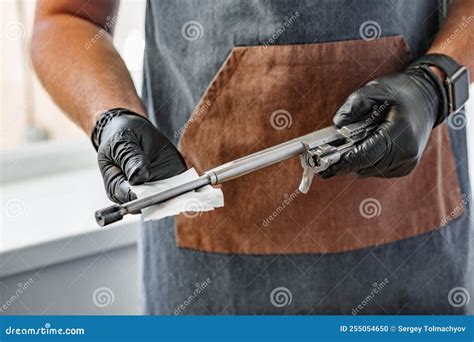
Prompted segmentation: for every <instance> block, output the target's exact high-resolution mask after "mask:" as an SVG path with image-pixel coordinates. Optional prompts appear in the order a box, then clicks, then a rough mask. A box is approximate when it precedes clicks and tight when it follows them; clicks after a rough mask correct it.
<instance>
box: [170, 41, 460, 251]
mask: <svg viewBox="0 0 474 342" xmlns="http://www.w3.org/2000/svg"><path fill="white" fill-rule="evenodd" d="M410 60H411V54H410V51H409V48H408V47H407V44H406V43H405V41H404V39H403V38H402V37H401V36H392V37H385V38H380V39H375V40H371V41H366V40H350V41H339V42H332V43H319V44H295V45H275V46H266V45H263V46H250V47H235V48H233V49H232V52H231V54H230V55H229V57H228V58H227V60H226V61H225V63H224V65H223V66H222V67H221V69H220V71H219V72H218V73H217V75H216V76H215V78H214V80H213V81H212V82H211V84H210V86H209V87H208V89H207V90H206V92H205V93H204V95H203V96H202V98H201V101H200V103H199V105H198V106H197V107H196V110H195V111H194V113H193V114H192V115H191V118H190V119H189V121H188V123H187V124H186V128H185V130H184V132H183V134H182V135H181V139H180V142H179V148H180V151H181V152H182V154H183V156H184V157H185V160H186V162H187V163H188V166H190V167H191V166H193V167H195V168H196V169H197V170H198V172H199V173H202V172H204V171H206V170H208V169H210V168H212V167H215V166H217V165H220V164H223V163H225V162H228V161H230V160H233V159H237V158H239V157H242V156H244V155H247V154H249V153H253V152H256V151H259V150H261V149H264V148H268V147H271V146H273V145H276V144H279V143H282V142H284V141H287V140H290V139H293V138H296V137H298V136H301V135H304V134H307V133H310V132H312V131H315V130H318V129H320V128H323V127H326V126H329V125H331V124H332V116H333V114H334V113H335V111H336V110H337V108H339V106H340V105H342V104H343V103H344V101H345V99H346V98H347V96H348V95H349V94H350V93H351V92H352V91H354V90H355V89H357V88H359V87H361V86H363V85H364V84H365V83H367V82H368V81H370V80H373V79H375V78H377V77H380V76H382V75H386V74H389V73H393V72H399V71H401V70H403V69H404V68H405V67H406V66H407V65H408V63H409V62H410ZM374 110H376V109H374ZM301 174H302V168H301V165H300V161H299V159H298V158H293V159H291V160H288V161H285V162H282V163H279V164H277V165H273V166H271V167H267V168H265V169H263V170H260V171H257V172H254V173H251V174H248V175H246V176H244V177H241V178H239V179H236V180H233V181H230V182H227V183H224V184H222V185H221V187H222V190H223V192H224V199H225V206H224V208H221V209H218V210H214V211H211V212H203V213H200V214H199V215H192V217H190V215H182V216H179V217H178V218H177V220H176V221H177V222H176V241H177V245H178V246H179V247H185V248H191V249H197V250H202V251H207V252H219V253H243V254H274V253H278V254H290V253H336V252H343V251H350V250H354V249H359V248H363V247H367V246H374V245H379V244H384V243H389V242H393V241H397V240H400V239H405V238H409V237H412V236H416V235H418V234H421V233H425V232H430V231H433V230H435V229H437V228H439V227H440V226H442V222H443V219H444V218H446V217H447V216H449V214H450V209H451V208H454V207H456V206H458V205H459V203H460V202H461V196H460V189H459V184H458V179H457V175H456V165H455V162H454V160H453V156H452V152H451V147H450V141H449V137H448V129H447V126H446V125H445V124H442V125H440V126H439V127H437V128H436V129H434V130H433V133H432V135H431V139H430V142H429V144H428V146H427V149H426V151H425V153H424V155H423V157H422V160H421V162H420V164H419V165H418V167H417V168H416V169H415V170H414V171H413V172H412V173H411V174H410V175H408V176H406V177H402V178H391V179H382V178H366V179H358V178H356V177H354V176H342V177H340V176H338V177H334V178H332V179H329V180H322V179H320V178H319V177H317V176H316V177H315V178H314V180H313V184H312V186H311V189H310V191H309V193H307V194H301V193H299V192H298V190H297V189H298V184H299V182H300V179H301ZM461 214H462V210H461V211H459V212H457V213H456V217H457V216H460V215H461Z"/></svg>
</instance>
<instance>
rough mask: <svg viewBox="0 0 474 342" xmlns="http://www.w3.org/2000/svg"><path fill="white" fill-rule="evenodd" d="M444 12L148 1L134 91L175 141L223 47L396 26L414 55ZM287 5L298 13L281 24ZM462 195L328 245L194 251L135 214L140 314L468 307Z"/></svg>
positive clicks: (416, 7) (385, 32) (372, 5)
mask: <svg viewBox="0 0 474 342" xmlns="http://www.w3.org/2000/svg"><path fill="white" fill-rule="evenodd" d="M444 10H445V5H444V3H443V2H439V1H435V0H431V1H430V0H420V1H416V2H414V1H404V0H398V1H388V0H383V1H380V0H377V1H376V0H374V1H364V2H360V1H357V2H356V1H350V0H338V1H334V0H332V1H328V0H319V1H283V0H278V1H257V0H255V1H250V0H249V1H235V0H227V1H210V0H207V1H197V0H196V1H191V0H189V1H172V0H167V1H165V0H163V1H156V2H153V1H150V2H148V7H147V17H146V41H147V44H146V49H145V61H144V85H143V98H144V101H145V103H146V105H147V108H148V111H149V114H150V117H151V118H152V120H153V122H154V123H155V124H156V125H157V127H159V129H160V130H161V131H162V132H163V133H164V134H165V135H167V136H168V137H169V138H170V139H171V140H172V141H174V142H175V143H177V141H178V138H179V132H181V131H182V129H183V127H185V125H186V122H187V121H188V119H189V117H190V115H191V113H192V111H193V110H194V109H195V107H196V105H197V103H198V102H199V99H200V98H201V96H202V94H203V93H204V91H205V90H206V88H207V86H208V85H209V84H210V82H211V81H212V79H213V77H214V76H215V74H216V73H217V71H218V70H219V67H220V66H221V65H222V63H223V62H224V60H225V58H226V56H227V55H228V54H229V51H230V50H231V49H232V48H233V47H234V46H253V45H264V44H268V42H271V43H272V44H282V45H283V44H304V43H318V42H328V41H341V40H350V39H361V37H362V38H364V37H365V38H366V39H371V38H370V35H371V34H375V35H377V36H381V37H383V36H393V35H402V36H403V37H404V38H405V39H406V40H407V42H408V44H409V46H410V49H411V51H412V53H413V55H414V57H415V58H416V57H417V56H419V55H421V54H423V53H424V51H426V49H427V48H428V47H429V46H430V43H431V41H432V38H433V37H434V35H435V33H436V32H437V31H438V30H439V23H440V18H441V16H442V14H443V13H444ZM295 12H298V13H301V15H300V16H299V17H298V20H296V21H294V22H292V24H291V26H290V27H288V28H286V29H284V30H282V29H281V28H282V25H284V23H285V22H288V20H289V18H291V17H292V16H293V15H294V14H295ZM369 24H370V25H372V26H371V28H370V30H368V31H367V30H366V26H367V25H369ZM371 30H372V33H371ZM374 30H375V33H374V32H373V31H374ZM367 35H368V36H367ZM177 133H178V134H177ZM450 133H451V134H450V136H451V144H452V147H453V151H454V158H455V160H456V162H457V164H458V168H457V176H458V178H459V182H460V186H461V191H462V193H463V194H466V195H469V194H470V193H471V192H470V187H469V178H468V171H467V165H468V162H467V148H466V137H465V129H464V128H462V129H456V130H454V129H452V130H451V132H450ZM469 202H470V201H466V203H464V204H465V214H464V215H463V216H462V217H460V218H459V219H457V220H455V221H452V222H451V223H450V224H448V225H446V226H445V227H443V228H442V229H439V230H437V231H434V232H431V233H427V234H422V235H418V236H416V237H414V238H409V239H405V240H401V241H398V242H394V243H389V244H385V245H381V246H376V247H368V248H364V249H359V250H356V251H351V252H345V253H337V254H296V255H295V254H293V255H284V254H274V255H265V256H262V255H243V254H219V253H207V252H201V251H196V250H192V249H184V248H178V247H176V240H175V223H174V219H173V218H167V219H164V220H161V221H154V222H146V223H144V224H143V225H142V227H141V231H140V235H141V238H140V254H141V276H142V282H141V286H142V301H143V302H142V306H143V309H144V313H146V314H171V315H172V314H175V315H181V314H384V313H388V314H399V313H400V314H462V313H465V312H468V310H469V304H468V305H465V304H466V303H465V302H466V301H467V300H466V299H467V296H468V294H469V292H470V293H472V285H473V284H472V273H470V272H471V271H470V268H469V263H470V262H471V263H472V261H473V259H472V254H471V252H470V246H471V245H472V242H471V241H470V240H471V239H472V228H471V227H472V223H471V222H470V215H469V214H470V203H469Z"/></svg>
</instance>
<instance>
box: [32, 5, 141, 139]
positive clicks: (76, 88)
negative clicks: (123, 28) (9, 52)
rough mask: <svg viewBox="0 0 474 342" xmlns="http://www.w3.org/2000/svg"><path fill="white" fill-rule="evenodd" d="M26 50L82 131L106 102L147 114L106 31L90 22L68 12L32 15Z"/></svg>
mask: <svg viewBox="0 0 474 342" xmlns="http://www.w3.org/2000/svg"><path fill="white" fill-rule="evenodd" d="M31 55H32V61H33V64H34V66H35V69H36V71H37V74H38V76H39V78H40V79H41V81H42V83H43V85H44V86H45V88H46V89H47V90H48V92H49V93H50V94H51V96H52V97H53V99H54V100H55V102H56V103H57V104H58V105H59V106H60V107H61V108H62V109H63V110H64V111H65V112H66V113H67V114H68V115H69V116H70V117H71V119H72V120H73V121H74V122H76V123H77V124H78V125H79V126H80V127H81V128H82V129H83V130H84V131H85V132H86V133H87V134H90V132H91V131H92V127H93V125H94V123H95V121H96V119H97V115H98V114H100V113H101V112H103V111H104V110H107V109H110V108H115V107H124V108H128V109H130V110H132V111H135V112H137V113H140V114H142V115H146V111H145V109H144V106H143V104H142V102H141V100H140V99H139V97H138V95H137V93H136V91H135V88H134V85H133V82H132V80H131V77H130V74H129V73H128V70H127V68H126V66H125V64H124V62H123V60H122V59H121V58H120V56H119V54H118V52H117V51H116V50H115V48H114V47H113V44H112V39H111V36H110V34H109V33H107V32H105V30H103V29H102V30H101V27H100V26H97V25H96V24H95V23H93V22H91V21H88V20H85V19H83V18H81V17H78V16H73V15H68V14H55V15H50V16H48V17H47V18H43V19H40V20H37V21H36V23H35V30H34V35H33V39H32V46H31Z"/></svg>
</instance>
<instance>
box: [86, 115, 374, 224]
mask: <svg viewBox="0 0 474 342" xmlns="http://www.w3.org/2000/svg"><path fill="white" fill-rule="evenodd" d="M375 127H376V125H367V124H364V123H354V124H351V125H347V126H344V127H341V128H336V127H334V126H330V127H326V128H323V129H321V130H318V131H315V132H312V133H309V134H306V135H303V136H301V137H299V138H296V139H293V140H290V141H287V142H284V143H281V144H279V145H276V146H273V147H270V148H267V149H265V150H262V151H259V152H255V153H252V154H249V155H247V156H245V157H242V158H239V159H236V160H233V161H230V162H228V163H225V164H223V165H220V166H217V167H215V168H213V169H211V170H208V171H206V172H204V174H203V175H202V176H201V177H199V178H198V179H195V180H193V181H190V182H188V183H185V184H182V185H179V186H176V187H173V188H170V189H168V190H165V191H162V192H159V193H156V194H154V195H151V196H148V197H144V198H140V199H136V200H133V201H130V202H127V203H124V204H114V205H112V206H110V207H107V208H103V209H101V210H97V211H96V212H95V218H96V221H97V223H98V224H99V225H100V226H102V227H103V226H106V225H108V224H110V223H113V222H116V221H119V220H121V219H122V218H123V217H124V216H125V215H127V214H130V213H137V212H139V211H140V210H141V209H144V208H147V207H150V206H152V205H157V204H159V203H162V202H164V201H167V200H169V199H171V198H174V197H176V196H179V195H182V194H184V193H186V192H190V191H194V190H196V189H199V188H202V187H203V186H206V185H217V184H221V183H224V182H227V181H230V180H232V179H235V178H238V177H241V176H243V175H246V174H248V173H251V172H254V171H257V170H260V169H262V168H264V167H267V166H270V165H273V164H276V163H279V162H281V161H284V160H287V159H289V158H293V157H297V156H299V157H300V159H301V166H302V167H303V176H302V179H301V183H300V186H299V190H300V191H301V192H302V193H307V192H308V190H309V188H310V186H311V182H312V180H313V176H314V174H315V173H319V172H322V171H324V170H326V169H327V168H328V167H329V166H331V165H332V164H335V163H337V162H339V160H340V159H341V155H342V154H343V153H344V152H346V151H348V150H349V149H350V148H351V147H352V146H354V144H355V143H357V142H358V141H360V140H362V139H364V138H365V137H366V136H367V134H368V133H370V132H371V131H372V130H374V129H375Z"/></svg>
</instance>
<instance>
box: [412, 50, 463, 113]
mask: <svg viewBox="0 0 474 342" xmlns="http://www.w3.org/2000/svg"><path fill="white" fill-rule="evenodd" d="M412 66H413V67H421V68H423V69H425V70H426V71H428V72H429V73H431V75H432V77H435V78H436V81H437V83H438V84H439V86H440V87H441V88H442V89H443V90H444V91H443V93H444V94H443V96H442V102H443V104H442V106H443V109H444V110H443V114H442V115H441V118H439V121H443V120H444V119H445V118H446V117H447V116H448V115H450V114H454V113H456V112H458V111H459V110H460V109H462V108H463V106H464V104H465V103H466V102H467V100H468V99H469V70H468V69H467V68H466V67H465V66H462V65H460V64H459V63H457V62H456V61H455V60H454V59H452V58H451V57H449V56H446V55H443V54H438V53H433V54H427V55H424V56H422V57H420V58H419V59H417V60H416V61H415V62H414V63H413V64H412ZM427 66H435V67H437V68H439V69H440V70H441V71H443V72H444V74H445V75H446V78H445V79H444V81H440V80H439V77H438V76H436V75H435V74H434V72H433V71H432V70H431V69H430V68H428V67H427Z"/></svg>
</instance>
